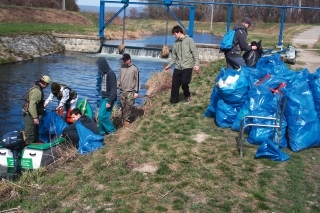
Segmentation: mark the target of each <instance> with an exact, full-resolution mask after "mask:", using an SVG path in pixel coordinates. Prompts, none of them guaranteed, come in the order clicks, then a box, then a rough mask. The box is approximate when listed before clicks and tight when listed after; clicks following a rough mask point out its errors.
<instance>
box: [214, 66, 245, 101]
mask: <svg viewBox="0 0 320 213" xmlns="http://www.w3.org/2000/svg"><path fill="white" fill-rule="evenodd" d="M216 85H217V87H218V95H219V98H220V99H222V100H223V101H224V102H225V103H227V104H236V105H238V106H240V105H241V104H242V103H244V101H245V99H246V96H247V92H248V90H249V85H248V81H247V79H246V77H245V75H244V74H243V73H242V72H241V70H240V71H236V70H234V69H222V70H221V75H220V79H218V81H217V83H216Z"/></svg>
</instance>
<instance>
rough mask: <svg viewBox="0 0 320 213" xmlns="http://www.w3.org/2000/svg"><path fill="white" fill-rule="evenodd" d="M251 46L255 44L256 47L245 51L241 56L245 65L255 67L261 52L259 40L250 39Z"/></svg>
mask: <svg viewBox="0 0 320 213" xmlns="http://www.w3.org/2000/svg"><path fill="white" fill-rule="evenodd" d="M251 46H257V49H256V50H251V51H247V52H245V53H244V54H243V56H242V57H243V59H244V60H245V62H246V65H247V66H249V67H255V66H256V63H257V62H258V60H259V59H260V58H261V56H262V53H263V49H262V44H261V40H260V41H258V42H256V41H252V42H251Z"/></svg>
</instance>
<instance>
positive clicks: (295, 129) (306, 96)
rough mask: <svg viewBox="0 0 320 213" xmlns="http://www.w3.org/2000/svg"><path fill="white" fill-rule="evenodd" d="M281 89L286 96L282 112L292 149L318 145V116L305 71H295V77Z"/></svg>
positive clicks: (319, 130)
mask: <svg viewBox="0 0 320 213" xmlns="http://www.w3.org/2000/svg"><path fill="white" fill-rule="evenodd" d="M281 91H282V92H283V93H284V95H285V96H286V97H287V104H286V108H285V112H284V114H285V117H286V120H287V125H288V128H287V130H288V137H289V146H290V148H291V149H292V151H294V152H297V151H301V150H303V149H307V148H310V147H314V146H318V145H320V139H319V132H320V125H319V118H318V115H317V113H316V110H315V106H314V101H313V96H312V93H311V91H310V89H309V85H308V82H307V76H306V71H302V72H297V73H296V75H295V78H293V79H292V80H291V81H289V82H288V85H287V87H286V88H282V89H281Z"/></svg>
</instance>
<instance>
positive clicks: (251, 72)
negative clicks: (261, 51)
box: [241, 66, 268, 88]
mask: <svg viewBox="0 0 320 213" xmlns="http://www.w3.org/2000/svg"><path fill="white" fill-rule="evenodd" d="M241 72H243V74H244V76H245V77H246V78H247V81H248V85H249V88H252V87H253V86H254V84H255V83H257V82H258V81H259V80H260V79H262V78H263V77H264V76H266V75H267V74H268V73H267V72H266V71H265V70H264V69H257V68H253V67H248V66H242V67H241Z"/></svg>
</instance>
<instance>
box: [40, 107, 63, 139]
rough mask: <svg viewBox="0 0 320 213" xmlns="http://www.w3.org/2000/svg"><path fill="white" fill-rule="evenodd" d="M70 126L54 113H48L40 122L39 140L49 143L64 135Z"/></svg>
mask: <svg viewBox="0 0 320 213" xmlns="http://www.w3.org/2000/svg"><path fill="white" fill-rule="evenodd" d="M67 126H68V124H67V123H66V122H65V121H64V120H63V119H62V118H61V117H60V116H59V115H58V113H56V112H54V111H49V112H47V113H46V114H45V115H44V116H42V117H41V119H40V121H39V140H40V142H43V143H48V142H50V141H51V140H55V139H57V138H58V137H60V136H61V135H62V131H63V129H64V128H65V127H67Z"/></svg>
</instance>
